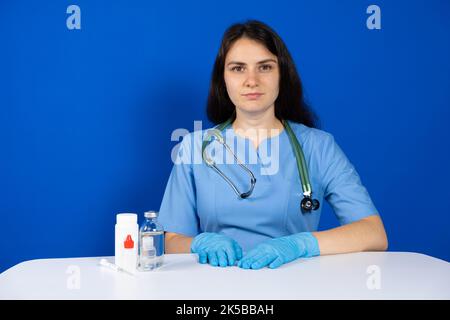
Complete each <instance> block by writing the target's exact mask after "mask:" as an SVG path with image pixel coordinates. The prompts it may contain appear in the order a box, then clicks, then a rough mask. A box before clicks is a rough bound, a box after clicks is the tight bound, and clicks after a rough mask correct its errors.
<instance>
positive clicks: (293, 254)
mask: <svg viewBox="0 0 450 320" xmlns="http://www.w3.org/2000/svg"><path fill="white" fill-rule="evenodd" d="M318 255H320V250H319V243H318V241H317V239H316V237H314V236H313V235H312V233H310V232H302V233H296V234H293V235H290V236H285V237H281V238H275V239H271V240H268V241H266V242H263V243H261V244H259V245H257V246H256V247H255V248H254V249H252V250H250V251H249V252H248V253H247V254H246V255H245V256H244V257H243V258H242V260H240V261H239V263H238V267H240V268H243V269H261V268H264V267H265V266H267V265H268V266H269V268H272V269H274V268H278V267H279V266H281V265H282V264H284V263H288V262H291V261H293V260H295V259H297V258H300V257H305V258H309V257H314V256H318Z"/></svg>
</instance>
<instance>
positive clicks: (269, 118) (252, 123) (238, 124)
mask: <svg viewBox="0 0 450 320" xmlns="http://www.w3.org/2000/svg"><path fill="white" fill-rule="evenodd" d="M233 128H234V129H240V130H244V131H245V130H248V129H253V130H259V129H264V130H269V131H270V129H278V130H282V129H283V124H282V123H281V121H280V120H278V119H277V118H276V117H275V113H274V108H273V107H272V108H269V109H268V110H266V111H264V112H260V113H246V112H243V111H240V110H236V120H234V122H233Z"/></svg>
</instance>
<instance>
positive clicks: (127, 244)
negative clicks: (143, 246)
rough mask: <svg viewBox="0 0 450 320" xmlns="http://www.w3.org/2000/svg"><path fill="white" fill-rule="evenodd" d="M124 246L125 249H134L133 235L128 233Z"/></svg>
mask: <svg viewBox="0 0 450 320" xmlns="http://www.w3.org/2000/svg"><path fill="white" fill-rule="evenodd" d="M123 246H124V248H125V249H133V248H134V241H133V239H132V238H131V235H130V234H129V235H127V238H126V239H125V241H124V243H123Z"/></svg>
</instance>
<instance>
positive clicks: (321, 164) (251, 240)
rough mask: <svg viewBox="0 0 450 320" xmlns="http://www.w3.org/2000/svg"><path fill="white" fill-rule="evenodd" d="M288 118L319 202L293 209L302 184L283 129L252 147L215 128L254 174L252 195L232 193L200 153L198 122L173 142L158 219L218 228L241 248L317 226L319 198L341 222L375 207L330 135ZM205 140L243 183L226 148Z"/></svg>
mask: <svg viewBox="0 0 450 320" xmlns="http://www.w3.org/2000/svg"><path fill="white" fill-rule="evenodd" d="M289 123H290V125H291V127H292V130H293V131H294V133H295V135H296V136H297V139H298V141H299V143H300V145H301V146H302V149H303V153H304V155H305V160H306V164H307V167H308V172H309V178H310V181H311V186H312V190H313V198H316V199H318V200H319V201H320V203H321V207H320V208H319V209H318V210H316V211H311V212H310V213H305V214H302V212H301V210H300V201H301V200H302V199H303V193H302V187H301V182H300V177H299V174H298V169H297V163H296V159H295V156H294V153H293V149H292V146H291V143H290V141H289V137H288V135H287V132H286V130H283V131H281V133H280V134H279V135H277V136H273V137H270V138H268V139H266V140H264V141H262V142H261V143H260V145H259V146H258V148H257V149H255V148H254V146H253V144H252V143H251V141H250V140H249V139H245V138H243V137H241V136H239V135H237V134H236V133H235V131H234V130H233V129H232V127H231V126H229V127H228V128H227V129H226V130H223V131H222V133H223V136H224V138H225V141H226V143H227V144H229V145H230V147H231V148H232V149H233V150H234V151H235V152H236V155H237V156H238V158H239V159H240V160H241V161H245V163H246V166H247V167H248V168H249V169H250V170H251V171H252V172H253V174H254V175H255V177H256V185H255V188H254V191H253V193H252V195H251V196H250V197H249V198H246V199H240V198H238V197H237V195H236V194H235V193H234V191H233V190H232V189H231V187H230V186H229V185H228V184H227V183H226V181H225V180H224V179H223V178H222V177H220V176H219V174H218V173H217V172H216V171H214V170H213V169H211V168H210V167H208V166H207V165H206V164H205V163H204V162H203V161H202V157H201V150H202V140H203V134H204V133H205V130H203V131H195V132H193V133H190V134H188V135H186V136H185V137H184V138H183V141H182V142H181V143H180V145H179V149H178V152H177V157H176V159H175V164H174V166H173V169H172V172H171V174H170V177H169V181H168V183H167V187H166V190H165V193H164V197H163V200H162V203H161V208H160V213H159V221H160V223H161V224H162V225H163V227H164V229H165V231H167V232H174V233H178V234H182V235H186V236H190V237H194V236H196V235H197V234H199V233H202V232H216V233H221V234H224V235H227V236H229V237H231V238H233V239H235V240H236V241H237V242H238V243H239V244H240V245H241V247H242V249H243V250H244V251H248V250H249V249H251V248H253V247H254V246H255V245H257V244H259V243H261V242H263V241H265V240H268V239H270V238H276V237H281V236H286V235H290V234H294V233H299V232H305V231H309V232H312V231H317V228H318V225H319V220H320V215H321V208H322V206H323V200H324V199H325V200H326V201H327V202H328V203H329V204H330V206H331V207H332V208H333V210H334V213H335V214H336V216H337V218H338V219H339V221H340V223H341V224H348V223H351V222H354V221H357V220H360V219H362V218H364V217H367V216H370V215H378V212H377V209H376V208H375V206H374V204H373V202H372V200H371V198H370V196H369V194H368V192H367V190H366V188H365V187H364V186H363V185H362V183H361V180H360V177H359V175H358V173H357V172H356V170H355V168H354V166H353V165H352V164H351V163H350V161H349V160H348V159H347V157H346V156H345V154H344V153H343V151H342V150H341V148H340V147H339V146H338V145H337V143H336V142H335V140H334V138H333V136H332V135H331V134H329V133H327V132H325V131H322V130H319V129H315V128H309V127H307V126H305V125H303V124H299V123H295V122H289ZM208 148H211V150H209V151H210V153H211V154H212V156H213V159H214V160H216V162H217V163H218V164H217V166H218V167H219V168H220V169H221V170H222V171H223V172H224V173H225V174H226V175H227V176H228V177H230V179H231V180H232V181H233V182H234V183H235V184H236V186H237V187H238V189H239V190H240V192H245V191H247V190H248V189H249V186H250V177H249V175H248V174H247V173H246V172H245V171H244V170H243V169H242V168H241V167H239V166H238V164H236V163H235V162H234V164H224V162H225V160H226V159H227V157H228V160H230V158H232V155H230V154H229V153H228V152H226V151H225V148H224V147H223V146H222V145H220V144H219V143H218V142H213V143H211V144H210V146H209V147H208ZM271 153H272V154H271ZM277 154H278V155H279V158H278V156H277ZM226 163H230V162H226Z"/></svg>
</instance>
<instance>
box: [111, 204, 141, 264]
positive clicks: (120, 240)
mask: <svg viewBox="0 0 450 320" xmlns="http://www.w3.org/2000/svg"><path fill="white" fill-rule="evenodd" d="M138 236H139V226H138V223H137V214H136V213H119V214H118V215H117V216H116V226H115V243H116V246H115V264H116V265H117V266H119V267H121V268H123V269H125V270H127V271H129V272H132V273H134V272H136V268H137V261H138V260H137V259H138V241H139V238H138Z"/></svg>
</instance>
